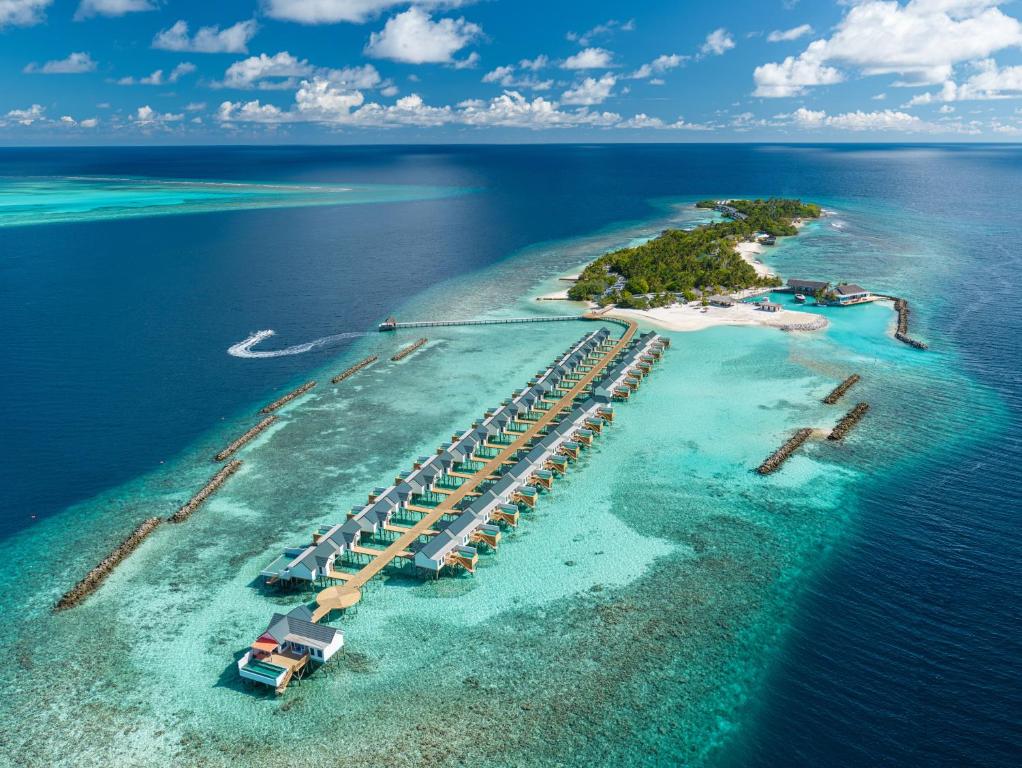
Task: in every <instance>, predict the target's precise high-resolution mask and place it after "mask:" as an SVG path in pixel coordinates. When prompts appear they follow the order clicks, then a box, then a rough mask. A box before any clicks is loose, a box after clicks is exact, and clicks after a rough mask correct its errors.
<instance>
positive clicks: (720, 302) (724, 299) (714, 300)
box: [707, 293, 735, 307]
mask: <svg viewBox="0 0 1022 768" xmlns="http://www.w3.org/2000/svg"><path fill="white" fill-rule="evenodd" d="M707 301H709V302H710V304H712V305H713V306H715V307H733V306H734V305H735V300H734V299H732V298H731V297H730V296H725V295H724V294H722V293H715V294H714V295H713V296H711V297H710V298H709V299H707Z"/></svg>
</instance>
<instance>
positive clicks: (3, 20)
mask: <svg viewBox="0 0 1022 768" xmlns="http://www.w3.org/2000/svg"><path fill="white" fill-rule="evenodd" d="M1019 18H1022V4H1019V3H1013V2H1002V1H1001V0H900V1H899V0H856V1H852V2H849V1H847V0H844V1H841V2H837V1H835V2H829V1H827V2H824V1H822V0H801V2H799V1H798V0H758V1H753V0H731V1H730V2H727V3H707V2H687V1H679V0H644V2H642V3H629V4H625V3H612V2H606V0H603V1H601V0H591V1H590V2H586V3H581V2H577V3H576V2H550V0H545V1H542V2H541V1H538V0H514V1H512V0H477V1H475V2H473V0H418V1H417V2H408V1H407V0H405V1H404V2H402V1H400V0H219V1H218V2H215V3H209V2H203V3H200V2H194V1H192V0H0V73H2V74H0V77H2V85H3V87H2V89H0V144H65V143H66V144H76V143H77V144H107V143H109V144H120V143H123V144H137V143H218V142H239V143H261V142H329V143H366V142H414V141H427V142H444V141H453V142H462V141H479V142H486V141H592V140H600V141H762V140H766V141H834V140H837V141H880V140H900V141H931V140H932V141H937V140H939V141H961V140H973V141H977V140H978V141H991V140H1007V141H1018V140H1019V138H1020V136H1022V22H1020V21H1019Z"/></svg>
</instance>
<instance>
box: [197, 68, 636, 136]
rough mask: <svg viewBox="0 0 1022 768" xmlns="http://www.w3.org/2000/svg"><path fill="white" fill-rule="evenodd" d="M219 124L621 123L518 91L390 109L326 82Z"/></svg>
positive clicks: (412, 101) (233, 109) (254, 105)
mask: <svg viewBox="0 0 1022 768" xmlns="http://www.w3.org/2000/svg"><path fill="white" fill-rule="evenodd" d="M217 119H218V120H219V121H220V122H221V123H227V124H234V123H241V122H249V123H266V124H279V123H297V122H313V123H320V124H324V125H332V126H337V127H348V126H350V127H374V128H387V127H397V126H422V127H429V126H438V125H449V124H453V125H465V126H474V127H491V126H499V127H514V128H530V129H540V128H558V127H573V126H594V127H612V126H614V125H616V124H617V123H619V122H620V121H621V116H620V115H618V114H615V113H613V112H593V111H590V110H589V109H588V108H587V107H579V108H578V109H575V110H564V109H562V108H561V106H560V105H559V104H558V103H557V102H554V101H550V100H548V99H544V98H543V97H542V96H537V97H536V98H534V99H528V98H526V97H525V96H523V95H522V94H521V93H519V92H518V91H505V92H504V93H502V94H501V95H500V96H496V97H494V98H492V99H489V100H482V99H472V100H468V101H463V102H461V103H460V104H457V105H456V106H441V107H434V106H430V105H428V104H426V103H425V102H424V101H423V100H422V97H420V96H419V95H417V94H411V95H409V96H405V97H404V98H401V99H398V100H397V101H396V102H395V103H394V104H392V105H382V104H378V103H375V102H369V103H365V102H364V97H363V95H362V93H361V92H360V91H353V90H350V89H342V88H337V87H335V86H332V85H331V84H330V83H328V82H326V81H324V80H318V79H315V78H314V79H313V80H312V81H304V82H303V83H302V88H301V89H300V90H299V92H298V94H296V96H295V103H294V105H292V106H291V107H290V108H289V109H286V110H285V109H281V108H280V107H277V106H274V105H272V104H262V103H260V102H259V101H250V102H247V103H240V102H230V101H225V102H223V103H222V104H221V105H220V108H219V110H218V111H217Z"/></svg>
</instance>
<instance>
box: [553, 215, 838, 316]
mask: <svg viewBox="0 0 1022 768" xmlns="http://www.w3.org/2000/svg"><path fill="white" fill-rule="evenodd" d="M716 204H717V201H715V200H704V201H701V202H699V203H697V205H698V206H699V207H701V208H712V207H713V206H715V205H716ZM728 204H729V205H731V206H732V207H733V208H734V209H735V210H737V211H739V212H740V213H743V214H745V215H746V216H747V218H746V219H744V220H737V219H735V220H732V219H728V220H725V221H722V222H718V223H715V224H708V225H706V226H703V227H698V228H696V229H693V230H687V231H686V230H680V229H669V230H666V231H665V232H664V233H663V234H662V235H660V237H658V238H656V239H654V240H650V241H649V242H648V243H644V244H643V245H640V246H637V247H635V248H623V249H621V250H619V251H614V252H613V253H608V254H605V255H604V256H601V257H600V258H598V259H597V260H596V261H594V262H593V263H592V264H590V265H589V266H587V267H586V268H585V269H584V270H583V271H582V274H581V275H580V276H579V280H578V282H577V283H575V285H573V286H572V287H571V290H569V291H568V296H569V298H572V299H574V300H576V301H582V300H590V301H598V302H599V303H600V304H604V305H605V304H611V303H613V304H616V305H617V306H619V307H630V308H638V309H644V308H647V307H651V306H664V305H666V304H670V303H671V302H673V301H674V300H675V296H676V295H678V294H681V295H683V296H684V297H685V298H686V299H689V300H691V299H692V298H694V297H695V293H694V290H695V289H699V290H721V291H734V290H739V289H742V288H749V287H753V286H761V285H762V286H769V285H779V284H780V281H779V280H777V278H762V277H759V276H758V275H757V274H756V270H755V269H753V268H752V266H751V265H750V264H749V263H747V262H746V261H745V260H744V259H742V257H741V256H739V255H738V254H737V253H735V250H734V247H735V244H736V243H737V242H739V241H741V240H745V239H748V238H750V237H751V236H752V235H754V234H755V233H756V232H766V233H768V234H772V235H794V234H796V233H797V231H798V230H796V229H795V227H794V226H793V225H792V220H793V219H795V218H816V217H818V216H819V215H820V207H819V206H818V205H812V204H808V203H802V202H801V201H799V200H788V199H780V198H777V199H775V198H771V199H769V200H732V201H730V202H729V203H728ZM619 281H620V282H621V283H623V285H620V287H619V288H615V285H617V284H618V283H619Z"/></svg>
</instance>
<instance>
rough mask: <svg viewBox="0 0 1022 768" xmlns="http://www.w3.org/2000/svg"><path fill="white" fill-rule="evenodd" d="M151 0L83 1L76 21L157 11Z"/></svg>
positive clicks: (76, 13)
mask: <svg viewBox="0 0 1022 768" xmlns="http://www.w3.org/2000/svg"><path fill="white" fill-rule="evenodd" d="M155 10H156V6H155V5H154V4H153V3H151V2H150V0H82V2H81V3H80V4H79V5H78V10H77V11H75V20H76V21H81V20H82V19H88V18H90V17H92V16H124V15H125V14H127V13H139V12H141V11H155Z"/></svg>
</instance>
